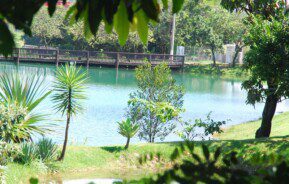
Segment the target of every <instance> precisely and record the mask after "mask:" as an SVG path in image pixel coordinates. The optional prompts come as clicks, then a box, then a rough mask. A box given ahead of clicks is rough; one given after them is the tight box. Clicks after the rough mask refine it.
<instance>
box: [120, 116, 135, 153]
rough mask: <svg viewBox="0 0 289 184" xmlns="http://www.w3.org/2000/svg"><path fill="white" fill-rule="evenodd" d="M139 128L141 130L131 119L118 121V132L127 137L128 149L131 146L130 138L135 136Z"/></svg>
mask: <svg viewBox="0 0 289 184" xmlns="http://www.w3.org/2000/svg"><path fill="white" fill-rule="evenodd" d="M138 130H139V126H138V125H136V124H133V123H132V122H131V120H130V119H126V120H125V121H121V122H118V133H119V134H120V135H122V136H124V137H126V138H127V143H126V145H125V149H127V148H128V146H129V141H130V138H132V137H133V136H135V134H136V133H137V132H138Z"/></svg>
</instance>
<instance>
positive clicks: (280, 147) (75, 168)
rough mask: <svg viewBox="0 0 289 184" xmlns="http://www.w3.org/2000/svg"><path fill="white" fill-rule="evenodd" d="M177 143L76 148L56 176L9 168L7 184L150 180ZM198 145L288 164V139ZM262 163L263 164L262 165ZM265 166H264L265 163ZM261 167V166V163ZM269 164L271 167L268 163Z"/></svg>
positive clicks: (35, 167)
mask: <svg viewBox="0 0 289 184" xmlns="http://www.w3.org/2000/svg"><path fill="white" fill-rule="evenodd" d="M178 144H179V143H160V144H139V145H132V146H131V147H130V148H129V149H128V150H123V149H122V147H118V146H113V147H81V146H79V147H75V146H71V147H69V148H68V152H67V157H66V158H65V160H64V162H59V163H56V164H54V166H53V167H54V168H56V169H57V172H53V171H52V170H49V169H48V168H47V167H45V166H44V165H43V164H40V163H38V162H35V163H32V164H31V165H20V164H15V163H12V164H9V165H8V170H7V171H6V179H7V183H27V182H28V180H29V178H30V177H37V178H39V179H40V183H44V182H47V183H48V181H54V182H60V181H62V180H63V179H66V180H67V179H80V178H121V179H127V180H132V179H140V178H143V177H151V176H153V175H154V174H156V173H159V172H162V171H163V170H164V169H165V168H169V167H170V166H171V164H170V162H169V156H170V154H171V153H172V152H173V150H174V148H175V147H176V146H177V145H178ZM201 144H207V145H209V148H210V149H211V150H215V149H216V148H217V147H222V149H223V151H224V152H225V153H227V152H228V151H232V150H236V151H238V152H239V156H240V157H242V158H243V159H244V160H251V159H254V158H258V157H260V155H264V154H271V153H276V152H278V153H279V155H280V156H283V157H284V158H285V159H287V160H289V157H288V156H289V139H288V138H286V137H281V138H280V137H279V138H272V139H259V140H254V139H249V140H241V141H240V140H227V141H203V142H196V153H198V154H200V153H201V151H200V150H201V149H200V147H201ZM151 152H153V153H157V152H160V153H161V155H162V158H163V159H161V161H153V162H151V163H148V164H147V165H144V166H141V165H139V164H138V158H139V156H140V155H146V154H149V153H151ZM263 162H264V161H263ZM266 163H267V162H266ZM263 164H264V163H263ZM267 164H268V165H269V164H272V163H269V161H268V163H267Z"/></svg>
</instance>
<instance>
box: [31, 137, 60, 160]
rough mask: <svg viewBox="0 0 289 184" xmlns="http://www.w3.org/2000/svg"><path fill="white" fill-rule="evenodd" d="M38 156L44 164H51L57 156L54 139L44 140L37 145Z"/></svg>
mask: <svg viewBox="0 0 289 184" xmlns="http://www.w3.org/2000/svg"><path fill="white" fill-rule="evenodd" d="M36 147H37V150H36V154H37V156H38V158H39V159H40V160H42V161H43V162H51V161H53V160H55V158H56V156H57V148H58V147H57V145H56V143H55V142H53V141H52V139H48V138H44V137H43V138H42V139H40V140H39V141H38V142H37V143H36Z"/></svg>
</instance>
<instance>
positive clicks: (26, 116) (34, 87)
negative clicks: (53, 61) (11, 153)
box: [0, 73, 51, 143]
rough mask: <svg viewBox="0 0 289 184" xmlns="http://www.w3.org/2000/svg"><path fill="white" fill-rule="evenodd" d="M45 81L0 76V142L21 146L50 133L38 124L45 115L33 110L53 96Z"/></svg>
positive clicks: (16, 76) (45, 126) (39, 78)
mask: <svg viewBox="0 0 289 184" xmlns="http://www.w3.org/2000/svg"><path fill="white" fill-rule="evenodd" d="M44 79H45V78H42V77H36V76H32V77H24V76H19V74H18V73H16V74H6V73H5V74H4V75H2V76H1V77H0V106H1V107H0V129H1V131H0V132H1V133H0V139H1V140H3V141H8V142H15V143H19V142H22V141H30V140H32V136H33V135H34V134H41V135H43V134H44V133H45V132H47V131H51V130H50V129H49V127H48V126H47V125H45V124H43V123H42V125H39V122H41V121H43V120H45V116H46V115H45V114H42V113H37V112H34V109H35V108H36V107H37V106H38V105H39V104H40V103H41V102H43V101H44V99H45V98H46V97H47V96H48V95H49V94H50V93H51V91H49V90H47V86H46V85H44V82H45V80H44Z"/></svg>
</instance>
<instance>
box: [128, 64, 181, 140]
mask: <svg viewBox="0 0 289 184" xmlns="http://www.w3.org/2000/svg"><path fill="white" fill-rule="evenodd" d="M136 79H137V85H138V90H137V91H136V92H133V93H131V94H130V100H129V103H128V114H127V115H128V117H129V118H130V119H131V121H133V122H134V123H136V124H138V125H139V126H140V131H139V137H140V138H141V139H144V140H146V141H149V142H154V141H155V139H156V138H160V139H162V140H163V139H164V138H165V137H166V136H167V135H168V134H169V133H171V132H172V130H173V129H174V128H175V122H174V120H176V119H177V118H178V115H179V112H181V108H182V106H183V96H184V90H183V88H182V87H181V86H178V85H176V84H175V80H174V79H173V78H172V76H171V71H170V69H169V67H168V66H167V65H166V64H164V63H163V64H160V65H157V66H155V67H152V66H151V64H150V63H146V64H145V65H143V66H140V67H138V68H137V69H136Z"/></svg>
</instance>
